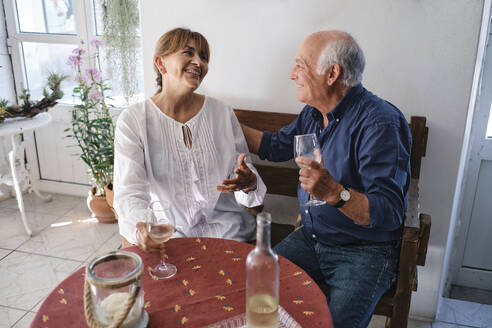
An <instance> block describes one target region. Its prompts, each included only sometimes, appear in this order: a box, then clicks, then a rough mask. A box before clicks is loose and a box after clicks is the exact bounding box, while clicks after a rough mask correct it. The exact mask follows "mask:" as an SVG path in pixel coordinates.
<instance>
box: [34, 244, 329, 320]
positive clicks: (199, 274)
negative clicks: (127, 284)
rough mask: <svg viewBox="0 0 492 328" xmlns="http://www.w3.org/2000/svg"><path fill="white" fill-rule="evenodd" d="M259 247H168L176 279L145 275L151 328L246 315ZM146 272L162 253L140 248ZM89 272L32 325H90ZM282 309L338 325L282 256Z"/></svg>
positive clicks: (67, 285)
mask: <svg viewBox="0 0 492 328" xmlns="http://www.w3.org/2000/svg"><path fill="white" fill-rule="evenodd" d="M253 248H254V245H250V244H246V243H241V242H236V241H231V240H225V239H215V238H175V239H171V240H169V241H168V242H167V243H166V255H167V261H168V262H169V263H173V264H175V265H176V266H177V268H178V273H177V274H176V276H174V277H173V278H170V279H166V280H154V279H152V277H151V276H150V275H149V274H148V272H145V273H144V275H143V276H142V287H143V291H144V299H145V310H146V311H147V312H148V313H149V315H150V322H149V326H148V327H203V326H207V325H210V324H214V323H217V322H221V321H223V320H226V319H228V318H232V317H236V316H238V315H241V314H243V313H244V312H245V281H246V275H245V260H246V257H247V255H248V253H249V252H250V251H251V250H252V249H253ZM125 250H127V251H131V252H135V253H137V254H138V255H140V256H141V257H142V260H143V263H144V268H145V271H148V270H149V269H150V266H153V265H155V264H157V263H158V261H159V254H156V253H146V252H143V251H141V250H140V249H138V248H137V247H136V246H132V247H129V248H126V249H125ZM84 275H85V268H81V269H79V270H77V271H76V272H74V273H73V274H72V275H70V276H69V277H68V278H67V279H65V280H64V281H63V282H62V283H61V284H60V285H58V286H57V287H56V288H55V289H54V290H53V291H52V292H51V294H50V295H49V296H48V297H47V298H46V300H45V301H44V303H43V304H42V305H41V307H40V309H39V311H38V312H37V314H36V316H35V318H34V320H33V322H32V323H31V327H33V328H35V327H40V328H49V327H53V328H55V327H84V328H86V327H87V324H86V321H85V316H84V309H83V298H82V295H83V284H84ZM280 306H281V307H283V308H284V309H285V311H286V312H287V313H288V314H289V315H290V316H291V317H292V318H293V319H295V321H297V323H299V324H300V325H301V326H302V327H310V328H311V327H312V328H315V327H333V324H332V320H331V315H330V311H329V309H328V305H327V303H326V298H325V296H324V294H323V293H322V291H321V290H320V289H319V287H318V286H317V285H316V283H315V282H314V281H313V280H312V279H311V278H310V277H309V276H308V275H307V274H306V272H304V271H303V270H302V269H300V268H299V267H298V266H296V265H295V264H293V263H292V262H290V261H289V260H287V259H285V258H283V257H280Z"/></svg>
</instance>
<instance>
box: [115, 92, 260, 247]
mask: <svg viewBox="0 0 492 328" xmlns="http://www.w3.org/2000/svg"><path fill="white" fill-rule="evenodd" d="M185 129H186V130H187V129H189V132H191V140H192V142H191V143H192V145H191V149H189V148H187V146H186V145H185V141H184V132H183V131H184V130H185ZM241 153H245V154H246V159H245V162H246V163H247V165H248V166H249V167H250V169H251V170H252V171H253V172H254V173H255V174H256V176H257V188H256V190H254V191H251V192H249V193H244V192H242V191H238V192H235V193H220V192H218V191H217V190H216V186H218V185H220V184H221V182H222V180H224V179H226V178H229V177H232V176H233V171H234V169H235V168H236V167H237V158H238V156H239V154H241ZM113 179H114V181H113V184H114V208H115V209H116V212H117V213H118V218H119V219H118V220H119V221H118V224H119V228H120V234H121V235H122V236H123V237H125V238H126V239H127V240H128V241H129V242H130V243H133V244H136V243H137V240H136V224H137V222H138V221H143V220H145V219H146V218H148V217H149V215H150V212H149V209H148V206H149V204H150V203H151V202H153V201H161V202H164V201H167V202H168V203H169V204H170V211H171V214H172V217H173V218H174V220H175V221H176V222H175V226H176V233H175V235H174V237H218V238H227V239H235V240H240V241H248V240H251V239H253V238H254V232H255V228H256V222H255V220H254V217H253V216H252V215H251V214H250V213H249V212H248V210H247V209H246V208H245V207H243V206H241V205H239V204H242V205H244V206H247V207H253V206H258V205H260V204H261V203H262V202H263V198H264V196H265V193H266V187H265V184H264V183H263V181H262V180H261V178H260V176H259V175H258V172H257V171H256V169H255V168H254V167H253V165H252V164H251V158H250V156H249V152H248V147H247V144H246V140H245V139H244V135H243V132H242V130H241V126H240V125H239V122H238V120H237V118H236V115H235V114H234V112H233V110H232V108H231V107H230V106H227V105H226V104H224V103H223V102H221V101H219V100H217V99H214V98H210V97H205V100H204V103H203V106H202V108H201V109H200V111H199V112H198V114H196V115H195V116H194V117H193V118H191V119H190V120H189V121H188V122H186V123H184V124H183V123H180V122H178V121H176V120H174V119H172V118H171V117H169V116H167V115H166V114H164V113H163V112H162V111H161V110H160V109H159V108H158V107H157V106H156V105H155V103H154V102H153V101H152V100H151V99H147V100H146V101H144V102H141V103H138V104H136V105H133V106H131V107H129V108H127V109H126V110H124V111H123V112H122V113H121V115H120V117H119V118H118V121H117V124H116V132H115V164H114V178H113ZM238 203H239V204H238Z"/></svg>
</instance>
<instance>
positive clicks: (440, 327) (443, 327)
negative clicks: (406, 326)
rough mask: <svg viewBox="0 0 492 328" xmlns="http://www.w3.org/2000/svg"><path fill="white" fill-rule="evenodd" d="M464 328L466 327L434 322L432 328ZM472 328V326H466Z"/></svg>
mask: <svg viewBox="0 0 492 328" xmlns="http://www.w3.org/2000/svg"><path fill="white" fill-rule="evenodd" d="M462 327H463V328H464V326H460V325H457V324H454V323H447V322H442V321H434V322H433V323H432V328H462ZM466 327H467V328H468V327H471V326H466Z"/></svg>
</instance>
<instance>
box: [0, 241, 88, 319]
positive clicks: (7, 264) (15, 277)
mask: <svg viewBox="0 0 492 328" xmlns="http://www.w3.org/2000/svg"><path fill="white" fill-rule="evenodd" d="M79 265H80V262H77V261H71V260H63V259H58V258H53V257H48V256H40V255H34V254H27V253H22V252H18V251H15V252H13V253H11V254H9V255H8V256H7V257H6V258H4V259H3V260H2V261H0V277H2V279H0V305H5V306H9V307H14V308H17V309H23V310H30V309H32V308H33V307H34V306H35V305H36V304H37V303H38V302H39V301H40V300H41V299H43V298H44V297H46V296H47V295H48V294H49V293H50V292H51V291H52V290H53V289H54V288H55V287H56V286H57V285H58V284H59V283H60V282H61V281H62V280H63V279H65V278H66V277H67V276H68V275H69V274H70V273H71V272H73V269H74V268H76V267H77V266H79Z"/></svg>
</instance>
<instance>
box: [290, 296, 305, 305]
mask: <svg viewBox="0 0 492 328" xmlns="http://www.w3.org/2000/svg"><path fill="white" fill-rule="evenodd" d="M292 303H294V304H298V305H299V304H302V303H304V300H303V299H302V297H301V296H298V297H297V299H295V300H293V301H292Z"/></svg>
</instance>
